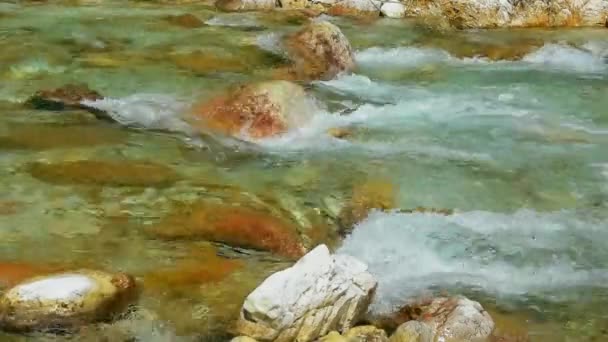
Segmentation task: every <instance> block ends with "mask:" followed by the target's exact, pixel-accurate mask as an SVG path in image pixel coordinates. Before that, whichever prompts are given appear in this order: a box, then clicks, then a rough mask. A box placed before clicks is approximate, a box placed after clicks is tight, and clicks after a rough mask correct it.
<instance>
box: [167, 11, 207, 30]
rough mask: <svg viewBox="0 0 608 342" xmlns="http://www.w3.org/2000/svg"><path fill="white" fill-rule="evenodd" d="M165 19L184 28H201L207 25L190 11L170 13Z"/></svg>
mask: <svg viewBox="0 0 608 342" xmlns="http://www.w3.org/2000/svg"><path fill="white" fill-rule="evenodd" d="M165 20H166V21H167V22H169V23H170V24H172V25H175V26H179V27H183V28H199V27H203V26H205V23H204V22H203V21H202V20H201V19H199V18H198V17H197V16H195V15H194V14H190V13H186V14H180V15H170V16H167V17H165Z"/></svg>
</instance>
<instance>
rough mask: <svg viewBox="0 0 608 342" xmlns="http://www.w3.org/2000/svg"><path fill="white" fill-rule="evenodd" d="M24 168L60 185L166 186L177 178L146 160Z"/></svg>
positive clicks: (29, 166) (171, 171)
mask: <svg viewBox="0 0 608 342" xmlns="http://www.w3.org/2000/svg"><path fill="white" fill-rule="evenodd" d="M26 169H27V172H29V174H30V175H31V176H32V177H34V178H37V179H39V180H41V181H44V182H47V183H52V184H60V185H65V184H84V185H107V186H139V187H141V186H145V187H166V186H170V185H171V184H173V183H175V182H176V181H177V180H178V179H179V176H178V174H177V173H176V172H175V171H174V170H173V169H172V168H170V167H168V166H165V165H162V164H157V163H152V162H146V161H101V160H77V161H63V162H55V163H43V162H33V163H30V164H28V165H27V166H26Z"/></svg>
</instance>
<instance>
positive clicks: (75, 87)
mask: <svg viewBox="0 0 608 342" xmlns="http://www.w3.org/2000/svg"><path fill="white" fill-rule="evenodd" d="M101 99H103V96H101V94H99V93H98V92H96V91H95V90H91V89H89V87H88V86H87V85H85V84H68V85H65V86H63V87H61V88H57V89H51V90H40V91H38V92H36V93H35V94H34V96H32V97H31V98H30V99H29V100H28V101H27V103H28V104H29V105H31V106H33V107H34V108H36V109H44V110H66V109H90V108H88V107H86V106H83V105H82V104H81V102H82V101H83V100H89V101H95V100H101Z"/></svg>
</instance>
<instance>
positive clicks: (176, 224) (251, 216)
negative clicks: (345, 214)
mask: <svg viewBox="0 0 608 342" xmlns="http://www.w3.org/2000/svg"><path fill="white" fill-rule="evenodd" d="M151 232H152V233H153V234H154V235H155V236H157V237H161V238H165V239H184V238H187V239H192V238H195V237H200V238H202V239H206V240H209V241H215V242H222V243H225V244H228V245H231V246H236V247H244V248H253V249H259V250H263V251H269V252H272V253H275V254H278V255H282V256H285V257H289V258H298V257H300V256H302V255H303V254H304V253H305V252H306V250H305V248H304V247H303V246H302V243H301V242H300V239H299V237H298V235H297V233H296V229H295V227H293V226H291V225H290V224H288V223H287V222H285V221H284V220H282V219H279V218H277V217H274V216H272V215H270V214H268V213H265V212H262V211H258V210H254V209H251V208H247V207H241V206H230V205H219V204H211V203H204V202H201V203H196V204H194V205H190V206H186V207H184V208H178V209H177V210H176V211H174V212H173V213H171V214H170V215H169V216H167V217H165V218H164V219H163V220H161V222H160V223H159V224H157V225H156V226H154V227H152V229H151Z"/></svg>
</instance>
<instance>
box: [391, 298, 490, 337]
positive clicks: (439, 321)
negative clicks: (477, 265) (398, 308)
mask: <svg viewBox="0 0 608 342" xmlns="http://www.w3.org/2000/svg"><path fill="white" fill-rule="evenodd" d="M416 315H417V320H415V321H409V322H406V323H404V324H402V325H400V326H399V328H397V330H396V331H395V333H394V334H393V336H391V339H390V341H391V342H406V341H407V342H410V341H411V342H432V341H451V340H455V341H474V340H484V339H487V338H488V337H490V335H491V334H492V331H493V330H494V321H493V320H492V317H490V314H489V313H488V312H487V311H485V310H484V309H483V307H482V306H481V304H479V303H478V302H475V301H472V300H470V299H468V298H465V297H452V298H445V297H440V298H435V299H433V300H432V301H431V302H430V303H429V304H428V305H423V306H420V307H419V308H418V310H417V311H416Z"/></svg>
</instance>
